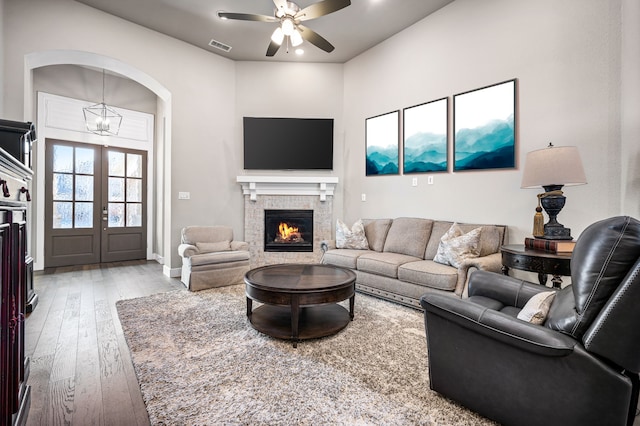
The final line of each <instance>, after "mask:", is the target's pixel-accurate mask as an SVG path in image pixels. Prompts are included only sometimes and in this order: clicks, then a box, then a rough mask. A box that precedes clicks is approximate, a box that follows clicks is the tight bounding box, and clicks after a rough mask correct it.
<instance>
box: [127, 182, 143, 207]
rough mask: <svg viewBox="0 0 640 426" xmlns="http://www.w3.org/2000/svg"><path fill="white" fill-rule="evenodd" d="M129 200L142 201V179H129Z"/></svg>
mask: <svg viewBox="0 0 640 426" xmlns="http://www.w3.org/2000/svg"><path fill="white" fill-rule="evenodd" d="M127 201H134V202H135V201H138V202H140V201H142V179H127Z"/></svg>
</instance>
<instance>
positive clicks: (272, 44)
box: [267, 40, 280, 56]
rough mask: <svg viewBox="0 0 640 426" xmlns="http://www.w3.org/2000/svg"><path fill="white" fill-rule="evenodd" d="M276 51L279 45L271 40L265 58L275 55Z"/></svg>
mask: <svg viewBox="0 0 640 426" xmlns="http://www.w3.org/2000/svg"><path fill="white" fill-rule="evenodd" d="M278 49H280V45H279V44H278V43H276V42H274V41H273V40H272V41H271V42H270V43H269V47H268V48H267V56H273V55H275V54H276V52H277V51H278Z"/></svg>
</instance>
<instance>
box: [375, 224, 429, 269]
mask: <svg viewBox="0 0 640 426" xmlns="http://www.w3.org/2000/svg"><path fill="white" fill-rule="evenodd" d="M432 226H433V221H432V220H430V219H421V218H415V217H400V218H398V219H394V221H393V223H392V224H391V228H390V229H389V233H388V234H387V239H386V241H385V242H384V251H385V252H391V253H399V254H406V255H407V256H413V257H417V258H419V259H422V258H423V257H422V256H424V251H425V248H426V247H427V241H429V235H430V234H431V227H432Z"/></svg>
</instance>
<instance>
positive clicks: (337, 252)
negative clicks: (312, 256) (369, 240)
mask: <svg viewBox="0 0 640 426" xmlns="http://www.w3.org/2000/svg"><path fill="white" fill-rule="evenodd" d="M367 253H370V251H369V250H353V249H334V250H329V251H327V252H326V253H325V254H324V256H323V258H322V263H325V264H328V265H335V266H339V267H342V268H350V269H356V262H357V261H358V258H359V257H360V256H362V255H363V254H367Z"/></svg>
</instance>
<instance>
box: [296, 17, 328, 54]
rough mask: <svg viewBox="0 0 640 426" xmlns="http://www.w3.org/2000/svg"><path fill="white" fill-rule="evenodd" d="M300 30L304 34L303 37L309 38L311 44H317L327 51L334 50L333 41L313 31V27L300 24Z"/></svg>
mask: <svg viewBox="0 0 640 426" xmlns="http://www.w3.org/2000/svg"><path fill="white" fill-rule="evenodd" d="M298 30H300V34H301V35H302V38H303V39H305V40H307V41H308V42H309V43H311V44H314V45H316V46H317V47H319V48H320V49H322V50H324V51H325V52H332V51H333V49H335V48H334V47H333V45H332V44H331V43H329V42H328V41H327V40H326V39H325V38H324V37H322V36H321V35H320V34H318V33H317V32H315V31H313V30H312V29H311V28H309V27H305V26H304V25H300V24H298Z"/></svg>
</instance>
